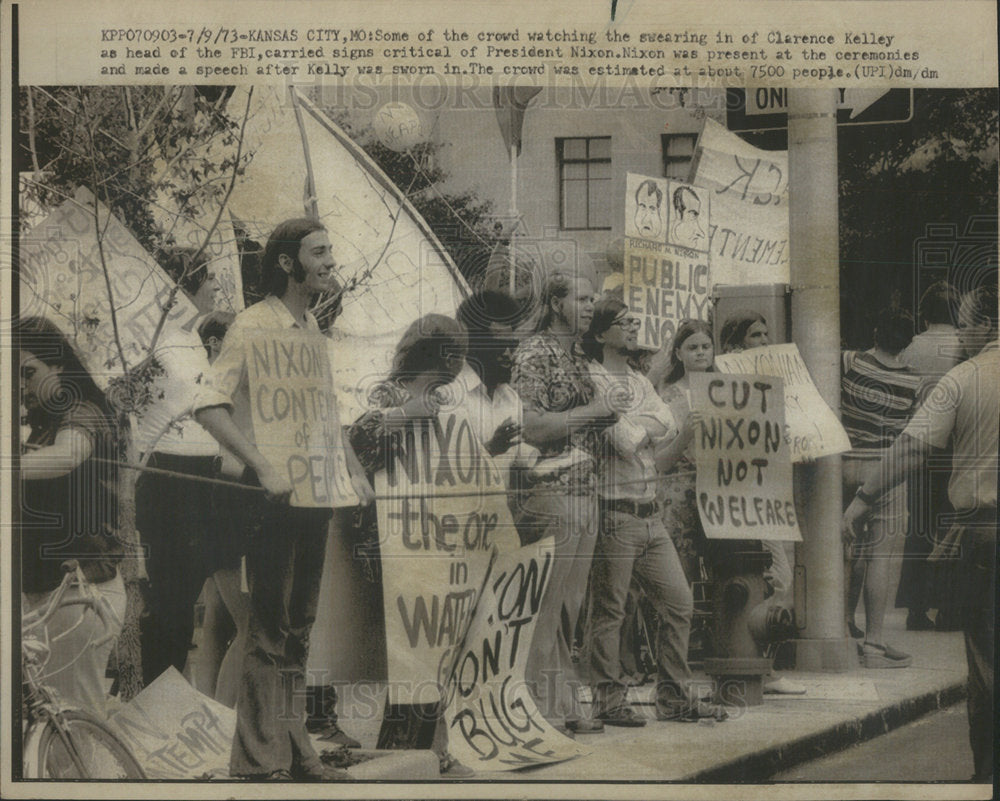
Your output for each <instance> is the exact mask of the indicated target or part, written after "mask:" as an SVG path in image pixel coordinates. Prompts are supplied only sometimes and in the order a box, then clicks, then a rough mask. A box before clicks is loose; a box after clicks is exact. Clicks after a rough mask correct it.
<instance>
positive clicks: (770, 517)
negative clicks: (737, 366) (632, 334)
mask: <svg viewBox="0 0 1000 801" xmlns="http://www.w3.org/2000/svg"><path fill="white" fill-rule="evenodd" d="M689 379H690V381H691V408H692V410H693V411H697V412H700V413H701V417H702V422H701V425H700V426H698V427H697V428H696V429H695V435H694V452H695V464H696V467H697V480H696V494H697V501H698V514H699V516H700V517H701V522H702V526H703V527H704V529H705V536H706V537H708V538H709V539H764V540H800V539H802V535H801V534H800V533H799V525H798V520H797V517H796V514H795V501H794V499H793V496H792V461H791V449H790V447H789V444H788V443H787V442H786V441H785V410H784V406H785V402H784V389H783V387H782V381H781V379H780V378H772V377H770V376H760V375H740V374H729V375H724V374H720V373H691V374H690V376H689Z"/></svg>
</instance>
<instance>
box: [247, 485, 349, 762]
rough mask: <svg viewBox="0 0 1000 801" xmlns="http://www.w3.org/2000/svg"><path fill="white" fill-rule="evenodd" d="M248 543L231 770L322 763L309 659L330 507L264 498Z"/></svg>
mask: <svg viewBox="0 0 1000 801" xmlns="http://www.w3.org/2000/svg"><path fill="white" fill-rule="evenodd" d="M259 520H260V527H259V529H258V530H255V531H254V532H253V535H252V536H251V538H250V543H249V546H248V548H247V578H248V581H249V584H250V626H249V632H248V637H247V651H246V654H245V655H244V659H243V676H242V679H241V680H240V687H239V692H238V695H237V700H236V736H235V737H234V738H233V751H232V756H231V757H230V763H229V772H230V774H231V775H233V776H259V775H263V774H268V773H272V772H273V771H276V770H295V769H306V770H310V769H312V770H316V769H319V767H320V761H319V756H318V755H317V754H316V751H315V749H314V748H313V747H312V743H311V742H310V739H309V735H308V734H307V733H306V726H305V715H304V711H305V701H306V687H305V664H306V656H307V654H308V650H309V632H310V630H311V629H312V624H313V621H314V620H315V619H316V606H317V603H318V601H319V589H320V580H321V578H322V575H323V557H324V555H325V552H326V537H327V529H328V527H329V524H330V510H329V509H297V508H293V507H288V506H279V505H276V504H273V503H269V502H265V503H264V504H263V506H262V508H261V509H260V516H259Z"/></svg>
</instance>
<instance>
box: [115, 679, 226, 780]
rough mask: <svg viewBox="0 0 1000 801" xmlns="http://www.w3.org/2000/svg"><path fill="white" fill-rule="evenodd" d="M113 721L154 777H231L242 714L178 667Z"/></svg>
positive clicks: (149, 775) (147, 772)
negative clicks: (232, 753)
mask: <svg viewBox="0 0 1000 801" xmlns="http://www.w3.org/2000/svg"><path fill="white" fill-rule="evenodd" d="M109 723H110V724H111V726H112V728H113V729H114V730H115V732H116V733H117V734H118V735H119V736H120V737H121V738H122V739H123V740H124V741H125V742H126V743H127V744H128V746H129V748H130V749H131V750H132V753H133V754H134V755H135V757H136V759H138V760H139V763H140V764H141V765H142V767H143V769H144V770H145V771H146V775H147V776H148V777H149V778H151V779H197V778H199V777H201V776H203V775H204V774H206V773H220V774H222V775H228V772H229V752H230V750H231V748H232V744H233V733H234V732H235V730H236V712H235V711H233V710H232V709H229V708H228V707H226V706H223V705H222V704H220V703H217V702H216V701H213V700H212V699H211V698H209V697H208V696H206V695H202V694H201V693H199V692H198V691H197V690H195V689H194V688H193V687H192V686H191V685H190V684H188V682H187V680H186V679H185V678H184V677H183V676H181V674H180V673H178V672H177V670H176V669H174V668H172V667H171V668H167V670H165V671H164V672H163V673H162V674H161V675H160V676H159V677H158V678H157V679H156V680H155V681H154V682H153V683H152V684H150V685H149V686H148V687H146V688H145V689H144V690H143V691H142V692H141V693H139V694H138V695H137V696H136V697H135V698H133V699H132V700H131V701H129V702H128V704H126V705H125V706H124V707H123V708H122V709H121V710H120V711H118V712H116V713H115V714H114V715H113V716H112V717H111V719H110V721H109Z"/></svg>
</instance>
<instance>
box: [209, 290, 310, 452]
mask: <svg viewBox="0 0 1000 801" xmlns="http://www.w3.org/2000/svg"><path fill="white" fill-rule="evenodd" d="M292 328H301V329H303V330H305V331H314V332H316V333H319V324H318V323H317V322H316V318H315V317H313V316H312V314H311V313H310V312H306V314H305V319H304V320H301V321H300V320H296V319H295V318H294V317H293V316H292V313H291V312H290V311H288V307H287V306H285V304H284V303H283V302H282V300H281V298H278V297H275V296H274V295H268V296H267V297H266V298H264V300H262V301H260V302H259V303H255V304H254V305H253V306H250V307H249V308H247V309H244V310H243V311H241V312H240V313H239V314H237V315H236V319H235V320H233V324H232V325H230V326H229V330H228V331H226V337H225V339H224V340H223V341H222V349H221V350H220V351H219V355H218V357H217V358H216V360H215V362H213V364H212V366H211V368H209V371H208V374H207V377H206V379H205V381H204V382H203V383H202V386H201V389H200V390H199V391H198V392H197V394H196V396H195V399H194V404H193V407H194V409H195V411H197V410H198V409H206V408H208V407H210V406H228V407H229V408H230V409H232V415H233V422H234V423H235V424H236V426H237V427H238V428H239V429H240V431H241V432H242V433H243V434H244V436H246V437H247V439H249V440H250V442H253V443H256V440H255V439H254V433H253V417H252V414H251V411H250V378H249V374H248V372H247V361H246V344H247V337H248V332H250V331H256V330H261V329H268V330H272V331H274V330H284V329H292Z"/></svg>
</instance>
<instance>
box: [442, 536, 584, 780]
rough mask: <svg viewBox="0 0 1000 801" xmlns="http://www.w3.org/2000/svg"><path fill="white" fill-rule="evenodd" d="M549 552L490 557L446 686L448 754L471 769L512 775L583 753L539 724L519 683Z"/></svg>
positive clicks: (547, 546) (544, 544)
mask: <svg viewBox="0 0 1000 801" xmlns="http://www.w3.org/2000/svg"><path fill="white" fill-rule="evenodd" d="M553 551H554V548H553V544H552V538H551V537H549V538H546V539H544V540H541V541H540V542H538V543H535V544H533V545H530V546H526V547H524V548H520V549H518V550H517V551H514V552H512V553H508V554H501V555H498V556H497V558H496V560H494V562H493V564H492V565H491V566H490V572H489V575H488V576H487V578H486V583H485V586H484V589H483V595H482V598H481V599H480V601H479V605H478V607H477V609H476V615H475V618H474V619H473V621H472V624H471V626H470V627H469V633H468V635H467V636H466V637H465V641H464V642H463V643H462V647H461V648H460V649H459V651H458V656H457V659H456V660H455V670H454V672H453V673H452V677H451V682H450V683H449V686H448V711H447V721H448V729H449V748H450V750H451V751H452V752H453V753H454V754H455V756H456V757H457V758H458V759H459V760H461V761H462V762H464V763H465V764H467V765H469V766H470V767H475V768H476V769H477V770H516V769H517V768H523V767H525V766H527V765H540V764H545V763H549V762H559V761H561V760H564V759H570V758H571V757H574V756H578V755H580V754H584V753H587V752H586V751H585V750H583V749H581V748H580V747H579V746H578V745H576V744H575V743H574V742H573V741H572V740H570V739H568V738H566V737H564V736H563V735H562V734H560V733H559V732H557V731H556V730H555V729H553V728H552V727H551V726H550V725H549V723H548V722H547V721H546V720H545V718H543V717H542V715H541V713H540V712H539V711H538V709H537V707H536V706H535V703H534V701H533V700H532V698H531V696H530V694H529V693H528V688H527V685H526V684H525V680H524V666H525V662H526V661H527V657H528V649H529V647H530V645H531V639H532V635H533V633H534V629H535V619H536V617H537V615H538V610H539V608H540V606H541V603H542V598H543V597H544V595H545V592H546V590H547V588H548V583H549V578H550V577H551V574H552V559H553Z"/></svg>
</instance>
